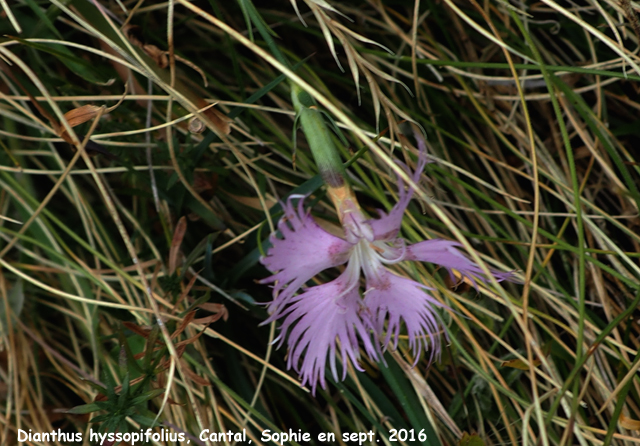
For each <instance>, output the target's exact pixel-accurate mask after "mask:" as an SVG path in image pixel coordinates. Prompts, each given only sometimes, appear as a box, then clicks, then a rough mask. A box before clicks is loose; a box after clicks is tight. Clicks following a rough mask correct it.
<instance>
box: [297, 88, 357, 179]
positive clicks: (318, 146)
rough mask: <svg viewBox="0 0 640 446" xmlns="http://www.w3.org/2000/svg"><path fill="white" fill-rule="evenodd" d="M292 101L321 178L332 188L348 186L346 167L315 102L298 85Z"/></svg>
mask: <svg viewBox="0 0 640 446" xmlns="http://www.w3.org/2000/svg"><path fill="white" fill-rule="evenodd" d="M291 99H292V101H293V106H294V108H295V111H296V114H297V120H298V121H299V122H300V125H301V126H302V131H303V132H304V134H305V136H306V137H307V142H308V143H309V147H310V148H311V153H313V158H314V159H315V161H316V164H317V165H318V170H319V171H320V176H321V177H322V179H323V180H324V182H325V183H326V184H327V186H329V187H331V188H338V187H342V186H344V185H345V184H346V177H345V170H344V165H343V164H342V160H341V159H340V155H339V154H338V150H337V148H336V146H335V144H334V142H333V139H332V137H331V133H330V132H329V129H328V128H327V125H326V124H325V121H324V118H323V116H322V113H321V112H320V111H319V110H318V109H317V108H316V105H315V101H314V100H313V98H312V97H311V96H309V94H308V93H307V92H306V91H304V90H302V89H301V88H300V87H299V86H298V85H296V84H292V88H291Z"/></svg>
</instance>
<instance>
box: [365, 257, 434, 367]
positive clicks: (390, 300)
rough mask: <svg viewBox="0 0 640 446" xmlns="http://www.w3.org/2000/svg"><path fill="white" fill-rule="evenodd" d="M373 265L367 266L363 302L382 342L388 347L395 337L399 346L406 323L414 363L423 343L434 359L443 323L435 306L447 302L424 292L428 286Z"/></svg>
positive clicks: (395, 344)
mask: <svg viewBox="0 0 640 446" xmlns="http://www.w3.org/2000/svg"><path fill="white" fill-rule="evenodd" d="M372 267H373V269H370V268H365V275H366V276H367V290H366V292H365V299H364V301H365V305H366V306H367V308H368V309H369V312H370V313H371V318H372V320H373V325H374V327H375V329H376V332H377V333H378V336H379V337H380V342H381V343H382V345H383V346H384V347H386V346H387V345H388V344H389V342H391V340H392V339H393V348H396V347H397V346H398V337H399V335H400V329H401V327H402V325H403V324H404V326H405V327H406V331H407V338H408V341H409V347H410V348H411V349H412V350H413V355H414V358H415V362H417V361H418V359H419V357H420V353H421V351H422V347H423V346H424V347H425V348H426V349H429V350H430V352H431V354H430V356H431V359H433V357H434V356H439V355H440V327H441V326H442V323H441V320H440V315H439V314H438V313H437V312H436V308H437V307H444V305H442V304H441V303H440V302H438V301H437V300H436V299H434V298H433V297H432V296H430V295H429V294H427V293H426V292H425V290H428V289H429V288H428V287H426V286H424V285H421V284H419V283H418V282H415V281H413V280H410V279H407V278H404V277H400V276H397V275H395V274H393V273H391V272H390V271H388V270H387V269H386V268H384V267H383V266H382V265H379V266H374V265H372ZM445 308H446V307H445ZM385 332H386V335H385V334H384V333H385Z"/></svg>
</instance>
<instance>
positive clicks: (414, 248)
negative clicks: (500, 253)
mask: <svg viewBox="0 0 640 446" xmlns="http://www.w3.org/2000/svg"><path fill="white" fill-rule="evenodd" d="M457 246H460V243H458V242H453V241H450V240H441V239H434V240H426V241H424V242H419V243H416V244H414V245H411V246H408V247H407V254H406V257H405V259H406V260H417V261H420V262H429V263H435V264H436V265H440V266H443V267H445V268H446V269H447V270H448V271H449V274H450V275H451V278H452V279H454V278H455V276H454V274H453V272H452V270H454V269H455V270H457V271H459V272H460V274H462V275H463V276H464V277H466V278H467V279H469V281H470V282H471V283H472V284H473V286H474V287H476V288H477V283H476V280H480V281H482V282H485V281H486V280H485V278H484V272H483V271H482V268H480V267H479V266H478V265H476V264H475V263H473V262H472V261H471V260H469V259H468V258H466V257H465V256H464V255H463V254H462V253H461V252H460V251H459V250H458V249H457V248H456V247H457ZM491 273H492V274H493V276H494V277H495V278H496V280H497V281H498V282H500V281H502V280H509V279H510V278H511V277H512V273H510V272H507V273H504V272H500V271H495V270H491Z"/></svg>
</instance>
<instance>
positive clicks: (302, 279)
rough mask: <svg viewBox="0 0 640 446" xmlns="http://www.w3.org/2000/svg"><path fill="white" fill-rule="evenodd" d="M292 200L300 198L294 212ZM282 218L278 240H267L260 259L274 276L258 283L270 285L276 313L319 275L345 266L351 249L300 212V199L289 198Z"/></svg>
mask: <svg viewBox="0 0 640 446" xmlns="http://www.w3.org/2000/svg"><path fill="white" fill-rule="evenodd" d="M294 198H300V200H299V201H298V205H297V208H296V207H295V206H294V204H293V199H294ZM283 209H284V211H285V215H284V216H283V217H282V218H281V219H280V221H279V222H278V229H279V231H280V237H276V236H275V234H273V235H272V236H271V247H270V248H269V250H268V252H267V255H266V256H265V257H263V258H262V259H260V261H261V262H262V264H263V265H264V266H266V267H267V269H269V270H270V271H272V272H274V273H275V274H274V275H272V276H270V277H267V278H265V279H263V280H261V281H260V283H274V291H273V295H274V301H273V302H272V303H271V304H270V306H271V307H272V309H273V310H274V311H276V310H277V309H278V308H280V307H282V306H283V305H286V303H287V302H288V301H289V299H291V297H293V295H294V294H295V292H296V291H298V289H299V288H300V287H301V286H303V285H304V284H305V283H306V282H307V281H309V280H310V279H311V278H312V277H313V276H315V275H316V274H318V273H319V272H321V271H323V270H325V269H327V268H331V267H335V266H338V265H341V264H343V263H346V262H347V260H349V251H350V249H351V247H352V245H351V244H350V243H349V242H347V241H345V240H343V239H341V238H339V237H336V236H334V235H331V234H329V233H328V232H327V231H325V230H324V229H322V228H321V227H320V226H319V225H318V224H317V223H316V222H315V221H314V220H313V218H312V217H311V216H310V215H309V213H308V212H305V211H304V208H303V199H302V197H301V196H299V195H298V196H292V197H290V198H289V200H287V203H286V205H285V204H283Z"/></svg>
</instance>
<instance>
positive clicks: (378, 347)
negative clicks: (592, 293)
mask: <svg viewBox="0 0 640 446" xmlns="http://www.w3.org/2000/svg"><path fill="white" fill-rule="evenodd" d="M426 163H427V159H426V155H425V152H424V151H422V150H421V156H420V159H419V161H418V165H417V168H416V171H415V172H414V173H413V175H412V179H413V181H414V183H417V182H418V180H419V179H420V174H421V172H422V170H423V169H424V166H425V165H426ZM405 170H408V169H406V167H405ZM398 183H399V200H398V203H397V204H396V205H395V206H394V207H393V209H392V210H391V211H390V212H389V213H388V214H386V213H384V212H382V211H379V213H380V218H378V219H367V218H366V217H365V216H364V214H363V213H362V211H361V210H360V208H359V206H358V204H357V202H355V198H354V197H353V195H352V194H350V193H346V194H343V195H344V196H345V197H346V198H343V199H342V200H339V201H340V203H339V206H338V207H339V209H338V212H339V215H340V217H341V221H342V225H343V227H344V230H345V237H344V239H343V238H340V237H337V236H335V235H332V234H329V233H328V232H326V231H325V230H324V229H322V228H321V227H320V226H319V225H318V224H317V223H316V222H315V221H314V220H313V218H312V217H311V215H310V214H309V212H308V211H305V210H304V207H303V200H304V197H303V196H299V195H298V196H291V197H289V199H288V200H287V203H286V204H283V208H284V216H283V217H282V219H281V220H280V222H279V223H278V229H279V232H280V234H279V235H277V234H275V233H274V234H272V236H271V244H272V246H271V248H270V249H269V251H268V252H267V255H266V257H263V258H262V259H261V262H262V264H263V265H265V266H266V267H267V268H268V269H269V270H270V271H272V272H274V275H272V276H270V277H267V278H266V279H263V280H262V281H261V283H272V284H273V296H274V298H273V301H271V302H270V303H269V304H268V311H269V313H270V317H269V318H268V319H267V320H266V321H265V322H264V323H265V324H266V323H270V322H272V321H275V320H278V319H283V322H282V327H281V332H280V335H279V336H278V338H277V339H276V342H278V346H281V345H282V344H283V343H284V342H285V339H286V342H287V346H288V348H289V357H288V361H287V366H288V368H293V369H294V370H296V371H297V372H298V373H299V374H300V375H301V377H302V385H306V384H309V385H310V386H311V388H312V391H313V392H314V393H315V390H316V386H317V384H318V383H320V385H321V386H322V387H323V388H325V386H326V382H325V369H326V366H327V359H328V360H329V367H330V370H331V374H332V375H333V378H334V379H335V380H336V381H337V380H338V372H337V368H336V356H337V355H338V354H340V357H341V361H342V364H343V368H342V379H344V378H345V377H346V372H347V367H346V365H347V362H351V364H353V366H354V367H355V368H356V369H357V370H360V371H362V368H361V366H360V365H359V358H360V345H362V346H363V349H364V352H365V353H366V354H367V356H368V357H369V358H370V359H371V360H374V361H381V360H382V351H383V349H384V348H386V347H387V346H388V345H389V344H390V343H392V345H393V348H396V347H397V344H398V337H399V334H400V330H401V327H402V325H403V324H404V326H405V327H406V332H407V337H408V342H409V346H410V348H411V349H412V351H413V354H414V357H415V361H416V362H417V361H418V359H419V356H420V353H421V351H422V347H425V348H428V349H429V350H430V356H431V358H433V357H435V356H438V355H439V353H440V339H439V332H440V328H439V327H440V326H441V325H442V324H441V320H440V316H439V315H438V313H437V312H436V308H437V307H443V305H442V304H441V303H440V302H438V301H437V300H436V299H434V298H433V297H432V296H430V295H429V293H428V291H429V290H430V288H429V287H427V286H425V285H423V284H421V283H418V282H416V281H413V280H411V279H407V278H405V277H401V276H398V275H396V274H395V273H393V272H391V271H390V270H389V269H387V268H386V266H385V265H390V264H394V263H398V262H402V261H406V260H412V261H420V262H430V263H434V264H436V265H440V266H442V267H444V268H446V269H447V270H448V271H449V273H450V274H452V275H453V273H452V270H454V269H455V270H457V271H458V272H459V273H460V274H461V275H462V276H464V277H465V278H467V279H468V280H469V281H470V282H471V283H472V284H473V285H474V286H475V285H476V280H483V278H482V274H483V272H482V269H481V268H480V267H479V266H478V265H476V264H475V263H473V262H471V261H470V260H469V259H467V258H466V257H465V256H464V255H462V253H461V252H460V251H458V249H456V247H457V246H459V243H457V242H453V241H447V240H440V239H434V240H427V241H423V242H419V243H416V244H413V245H407V244H406V243H405V240H404V239H402V238H400V237H399V236H398V233H399V231H400V226H401V223H402V217H403V214H404V211H405V209H406V207H407V206H408V204H409V201H410V200H411V197H412V195H413V190H405V188H404V184H403V182H402V180H401V179H400V178H399V179H398ZM295 199H298V203H297V206H296V205H294V200H295ZM345 263H346V264H347V266H346V268H345V269H344V271H343V272H342V274H340V276H338V278H337V279H335V280H333V281H331V282H329V283H325V284H322V285H316V286H311V287H308V288H304V286H305V284H306V283H307V282H308V281H309V280H311V279H312V278H313V277H315V276H316V275H317V274H318V273H320V272H321V271H324V270H326V269H329V268H333V267H338V266H340V265H343V264H345ZM361 272H362V273H364V278H365V288H364V291H363V292H362V293H360V282H361V280H360V279H361ZM493 274H494V275H495V277H496V279H497V280H504V279H508V278H509V276H510V273H501V272H493ZM301 288H302V291H301V292H300V293H299V294H297V293H298V291H299V290H300V289H301Z"/></svg>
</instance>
